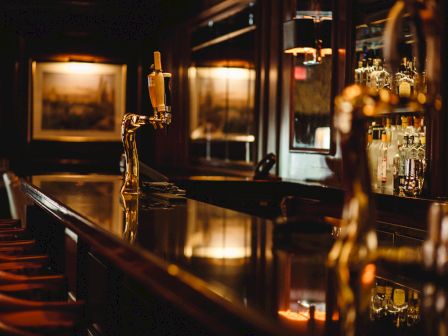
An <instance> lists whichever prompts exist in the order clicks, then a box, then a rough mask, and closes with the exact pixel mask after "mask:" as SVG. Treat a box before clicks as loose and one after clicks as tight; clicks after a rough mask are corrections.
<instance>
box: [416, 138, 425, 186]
mask: <svg viewBox="0 0 448 336" xmlns="http://www.w3.org/2000/svg"><path fill="white" fill-rule="evenodd" d="M419 143H420V144H419V146H418V148H417V157H418V162H419V170H418V175H417V180H418V190H419V192H418V193H419V194H420V193H421V192H422V190H423V184H424V182H425V174H426V136H425V133H420V137H419Z"/></svg>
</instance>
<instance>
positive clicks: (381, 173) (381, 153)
mask: <svg viewBox="0 0 448 336" xmlns="http://www.w3.org/2000/svg"><path fill="white" fill-rule="evenodd" d="M388 147H389V145H388V143H387V135H386V132H385V131H383V132H382V134H381V145H380V147H379V150H378V166H377V185H378V187H379V188H381V189H384V188H385V187H386V184H387V178H388V175H389V174H388V169H387V166H388V165H387V149H388Z"/></svg>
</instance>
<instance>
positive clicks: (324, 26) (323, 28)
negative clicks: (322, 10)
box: [320, 20, 333, 48]
mask: <svg viewBox="0 0 448 336" xmlns="http://www.w3.org/2000/svg"><path fill="white" fill-rule="evenodd" d="M332 23H333V21H332V20H322V21H320V39H321V40H322V48H331V24H332Z"/></svg>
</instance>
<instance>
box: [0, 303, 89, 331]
mask: <svg viewBox="0 0 448 336" xmlns="http://www.w3.org/2000/svg"><path fill="white" fill-rule="evenodd" d="M83 317H84V302H66V301H53V302H51V301H50V302H44V301H33V300H23V299H16V298H12V297H10V296H7V295H4V294H0V331H1V326H2V325H4V326H6V327H8V328H10V329H11V330H16V331H19V332H20V331H22V332H25V333H26V332H31V334H37V335H58V336H60V335H73V334H74V333H75V332H77V331H79V330H80V328H82V327H83V320H84V319H83ZM11 335H15V334H11Z"/></svg>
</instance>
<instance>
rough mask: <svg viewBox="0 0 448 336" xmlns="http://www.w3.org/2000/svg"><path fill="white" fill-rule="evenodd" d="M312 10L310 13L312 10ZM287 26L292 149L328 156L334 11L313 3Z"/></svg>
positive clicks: (301, 10)
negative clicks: (289, 56)
mask: <svg viewBox="0 0 448 336" xmlns="http://www.w3.org/2000/svg"><path fill="white" fill-rule="evenodd" d="M309 8H311V10H309ZM309 8H305V9H303V8H299V7H298V8H297V9H298V10H297V11H296V13H295V16H294V18H293V19H292V20H291V21H287V22H285V23H284V30H283V32H284V48H283V49H284V52H285V53H290V54H291V55H292V56H291V57H292V66H291V74H290V75H291V105H290V106H291V118H290V123H291V125H290V134H291V136H290V149H292V150H294V149H297V150H306V151H318V152H329V151H330V147H331V115H332V81H333V78H332V72H333V71H332V68H333V53H332V27H333V20H332V11H331V7H330V6H329V5H328V4H327V5H323V4H320V5H319V4H317V5H316V3H315V2H313V6H310V7H309Z"/></svg>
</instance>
